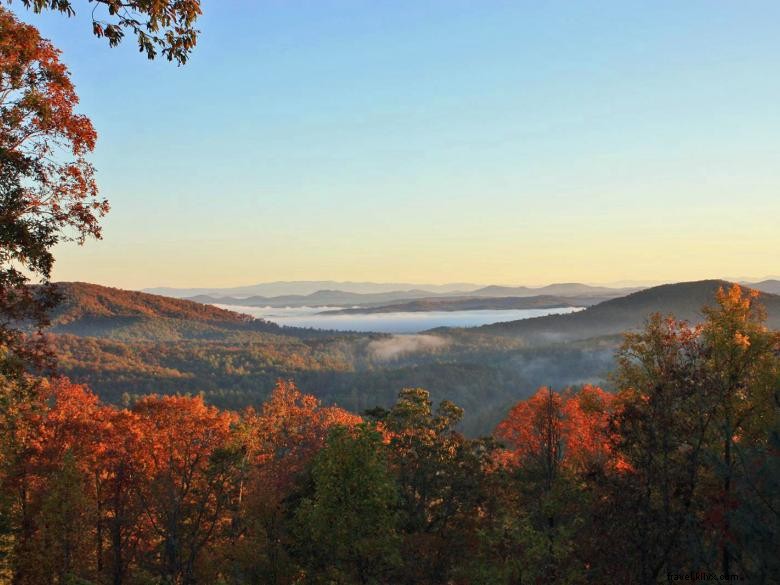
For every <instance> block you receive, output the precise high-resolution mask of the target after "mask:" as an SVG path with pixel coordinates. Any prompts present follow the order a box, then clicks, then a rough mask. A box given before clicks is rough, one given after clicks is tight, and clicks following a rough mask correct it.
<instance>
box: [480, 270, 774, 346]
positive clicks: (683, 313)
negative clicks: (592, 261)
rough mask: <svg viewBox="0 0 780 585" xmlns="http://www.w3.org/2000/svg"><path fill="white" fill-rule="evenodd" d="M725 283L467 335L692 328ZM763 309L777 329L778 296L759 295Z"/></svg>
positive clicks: (529, 336) (581, 335) (654, 292)
mask: <svg viewBox="0 0 780 585" xmlns="http://www.w3.org/2000/svg"><path fill="white" fill-rule="evenodd" d="M729 286H731V283H729V282H726V281H723V280H701V281H696V282H681V283H677V284H666V285H662V286H656V287H653V288H648V289H645V290H642V291H639V292H635V293H632V294H629V295H626V296H624V297H620V298H617V299H612V300H609V301H604V302H603V303H599V304H597V305H594V306H592V307H589V308H588V309H585V310H584V311H580V312H577V313H570V314H566V315H548V316H546V317H537V318H535V319H525V320H522V321H509V322H505V323H494V324H492V325H485V326H483V327H478V328H475V329H473V330H471V331H475V332H478V333H480V334H488V335H501V336H509V337H517V338H523V339H526V340H528V341H531V342H537V343H539V342H542V343H546V342H559V341H572V340H580V339H588V338H592V337H597V336H602V335H614V334H618V333H621V332H623V331H628V330H631V329H636V328H638V327H641V325H642V324H643V322H644V321H645V320H646V319H647V317H648V316H649V315H651V314H652V313H662V314H664V315H666V314H673V315H674V316H675V317H676V318H678V319H685V320H688V321H691V322H698V321H701V320H702V316H703V315H702V307H704V306H707V305H712V304H713V303H714V301H715V293H716V292H717V290H718V289H719V288H720V287H723V288H728V287H729ZM759 299H760V301H761V303H762V304H763V305H764V307H765V308H766V312H767V325H768V326H769V327H771V328H773V329H778V328H780V296H778V295H774V294H769V293H760V297H759Z"/></svg>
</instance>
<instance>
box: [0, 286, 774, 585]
mask: <svg viewBox="0 0 780 585" xmlns="http://www.w3.org/2000/svg"><path fill="white" fill-rule="evenodd" d="M704 313H705V321H704V322H703V323H702V324H701V325H695V326H694V325H691V324H689V323H687V322H681V321H676V320H674V319H673V318H664V317H661V316H660V315H656V316H653V317H651V318H650V319H649V320H648V321H647V323H646V325H645V327H644V328H643V329H642V330H639V331H636V332H633V333H629V334H627V335H626V336H625V338H624V341H623V343H622V345H621V347H620V349H619V351H618V353H617V365H616V368H615V370H614V372H613V377H612V380H613V383H614V386H615V388H616V391H615V392H605V391H604V390H602V389H600V388H598V387H595V386H590V385H585V386H582V387H580V388H576V389H561V390H554V389H552V388H546V387H543V388H539V389H538V390H536V391H535V393H534V394H533V395H532V396H530V397H529V398H527V399H524V400H520V401H519V402H516V403H515V404H514V405H513V406H512V408H511V409H509V410H508V411H507V412H505V413H504V415H503V419H502V420H501V422H500V423H499V424H498V425H497V426H496V428H495V430H494V432H493V433H492V435H491V436H485V437H481V438H468V437H466V436H464V435H463V434H462V433H460V432H459V431H458V430H457V425H458V422H459V421H460V420H461V418H462V416H463V409H462V408H461V407H460V406H458V405H456V404H455V403H453V402H451V401H449V400H445V401H441V402H440V403H439V404H438V405H436V406H434V403H433V401H432V400H431V397H430V395H429V393H428V392H427V391H426V390H424V389H422V388H419V387H409V388H405V389H402V390H401V391H400V393H399V394H398V395H397V397H396V399H395V400H394V401H393V403H392V404H390V405H389V406H388V407H387V408H382V407H379V408H371V409H367V410H365V411H363V412H362V413H360V414H358V413H350V412H348V411H347V410H343V409H341V408H337V407H329V406H325V405H323V404H322V403H321V402H320V401H319V400H318V399H317V398H315V397H314V396H311V395H308V394H305V393H302V392H301V391H300V390H298V388H297V387H296V385H295V383H294V382H292V381H287V380H279V381H277V382H276V384H275V387H274V389H273V392H272V393H271V395H270V396H269V397H268V398H267V399H266V400H265V401H264V402H263V403H262V405H259V406H258V407H257V408H246V409H243V410H240V411H230V410H219V409H217V408H216V407H214V406H209V405H207V404H206V403H205V402H204V401H203V399H202V398H201V397H197V396H195V397H193V396H186V395H182V394H178V395H170V396H160V395H150V396H146V397H142V398H139V399H137V400H135V401H133V402H132V404H131V405H129V407H126V408H123V407H117V406H112V405H109V404H106V403H103V402H101V401H100V400H99V399H98V398H97V397H96V396H95V395H94V394H93V393H92V392H91V391H90V390H89V389H88V388H87V387H85V386H83V385H79V384H75V383H72V382H70V381H68V380H67V379H65V378H54V379H49V380H46V379H32V378H27V379H26V380H25V381H24V382H19V381H17V382H11V381H10V380H7V381H6V383H5V385H6V391H5V393H4V396H5V399H6V401H7V402H6V406H5V408H4V411H3V412H4V420H3V423H4V426H5V431H6V432H5V433H4V434H3V443H2V459H1V460H0V462H1V463H2V468H1V469H2V499H0V504H1V505H2V512H3V515H2V518H3V525H2V526H1V527H0V529H2V540H0V542H1V543H2V554H1V555H0V558H1V559H2V573H1V574H2V575H4V577H3V578H4V579H7V580H8V581H9V582H13V583H18V584H30V585H37V584H41V583H63V584H64V583H80V584H90V583H92V584H97V583H111V584H115V585H119V584H131V583H134V584H140V583H148V584H153V583H160V584H162V583H171V584H196V583H204V584H205V583H209V584H211V583H215V584H216V583H223V584H249V583H257V584H260V583H263V584H265V583H279V584H284V583H291V584H292V583H339V584H352V583H355V584H359V583H375V584H381V583H387V584H395V583H409V584H419V583H430V584H442V583H453V584H454V583H463V584H493V583H507V584H519V583H567V584H568V583H570V584H575V583H612V582H618V583H638V584H651V583H658V582H668V581H669V580H682V579H685V576H686V575H688V579H689V580H690V578H691V576H692V575H709V576H711V577H714V578H720V576H721V575H729V576H730V579H731V580H734V581H747V582H750V583H775V582H776V577H777V575H778V574H780V566H778V562H780V561H779V559H778V556H777V550H778V545H780V542H778V537H779V536H778V535H780V515H779V514H778V509H780V501H778V497H780V496H779V494H780V491H779V490H778V488H780V483H779V482H780V466H779V465H778V449H780V436H779V435H778V420H780V419H779V418H778V417H779V416H780V336H779V335H778V334H777V333H776V332H773V331H771V330H769V329H767V328H766V327H765V325H764V321H763V318H764V317H763V313H762V308H761V307H760V305H759V304H758V303H757V301H756V297H755V295H754V294H751V293H749V292H744V291H742V290H740V289H739V287H736V286H735V287H732V288H731V289H728V290H721V291H720V292H719V293H718V295H717V302H716V304H715V306H714V307H712V308H707V309H705V311H704ZM10 384H12V387H9V385H10Z"/></svg>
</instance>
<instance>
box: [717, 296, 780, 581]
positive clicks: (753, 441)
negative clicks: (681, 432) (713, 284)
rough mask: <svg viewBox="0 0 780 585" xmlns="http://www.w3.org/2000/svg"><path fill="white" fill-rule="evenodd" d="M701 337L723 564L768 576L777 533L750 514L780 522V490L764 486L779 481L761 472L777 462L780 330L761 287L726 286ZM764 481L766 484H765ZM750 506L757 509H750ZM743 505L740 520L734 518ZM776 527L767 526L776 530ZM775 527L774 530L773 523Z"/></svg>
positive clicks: (729, 570) (772, 567)
mask: <svg viewBox="0 0 780 585" xmlns="http://www.w3.org/2000/svg"><path fill="white" fill-rule="evenodd" d="M704 314H705V316H706V322H705V324H704V327H703V330H702V342H703V344H704V346H705V347H706V365H705V367H706V368H707V370H708V373H709V394H710V398H711V401H712V410H713V419H714V420H713V423H714V424H713V426H712V428H711V430H712V432H713V434H714V437H713V443H714V446H713V451H714V452H715V453H717V459H718V460H719V461H718V462H717V464H715V463H714V462H713V465H714V470H715V474H716V475H717V477H718V478H719V479H720V481H721V493H720V494H719V497H718V504H719V507H720V510H721V514H719V515H718V522H717V524H719V529H720V535H719V536H718V538H717V540H718V543H719V548H720V561H721V571H722V572H723V573H724V574H727V575H728V574H731V573H732V572H734V570H735V568H736V567H739V569H740V570H741V571H742V572H744V573H747V574H750V576H751V577H752V578H753V579H756V580H758V579H766V578H771V576H772V575H773V574H776V573H775V572H773V571H776V569H777V568H778V565H777V560H776V555H775V554H773V553H771V552H769V551H770V550H773V549H774V550H775V551H776V550H777V547H778V539H777V537H776V536H775V537H770V538H768V539H767V538H763V539H762V538H759V539H756V538H754V537H755V536H756V525H755V524H754V523H752V522H748V523H747V524H746V523H745V520H747V519H749V518H751V517H752V518H754V519H755V520H758V521H759V524H758V525H761V522H760V520H761V519H763V520H765V521H766V522H773V524H774V526H775V527H778V526H780V523H779V522H778V520H779V519H780V512H779V511H778V508H776V507H774V506H773V505H772V504H771V503H770V502H771V501H772V498H774V500H775V504H776V503H777V497H776V492H775V493H772V492H771V491H767V490H766V488H767V487H769V486H767V485H766V483H764V482H762V481H761V479H763V480H767V479H768V480H770V484H769V485H772V483H774V482H776V481H777V477H776V476H775V477H774V480H772V477H771V476H767V475H766V474H764V473H762V472H764V471H765V470H769V469H773V468H774V469H777V456H778V453H777V452H776V451H775V452H774V455H772V451H771V449H772V448H771V441H772V437H773V436H774V437H775V438H776V437H777V430H778V421H780V418H778V413H780V400H779V399H778V398H779V397H780V359H778V350H780V335H778V334H777V333H773V332H770V331H768V330H767V329H766V327H765V325H764V320H765V318H766V315H765V313H764V310H763V307H761V305H760V303H759V293H758V291H751V290H748V291H743V290H742V288H741V287H740V286H739V285H736V284H735V285H733V286H732V287H731V288H730V289H729V290H724V289H723V288H721V289H720V290H719V291H718V293H717V295H716V304H715V305H714V306H712V307H708V308H705V310H704ZM762 483H764V485H762ZM751 508H752V510H751ZM740 512H741V514H742V516H743V523H742V524H741V525H737V524H736V523H735V521H734V520H733V517H734V516H735V514H739V513H740ZM771 532H772V531H770V534H771ZM774 533H775V534H777V532H776V531H774Z"/></svg>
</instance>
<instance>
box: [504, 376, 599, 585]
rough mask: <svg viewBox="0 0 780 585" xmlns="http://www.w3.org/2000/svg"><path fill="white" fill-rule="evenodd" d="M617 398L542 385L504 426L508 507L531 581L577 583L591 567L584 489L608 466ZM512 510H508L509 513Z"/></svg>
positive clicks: (512, 412)
mask: <svg viewBox="0 0 780 585" xmlns="http://www.w3.org/2000/svg"><path fill="white" fill-rule="evenodd" d="M611 404H612V396H611V395H610V394H607V393H606V392H604V391H603V390H601V389H600V388H595V387H592V386H585V387H583V388H582V389H581V390H580V391H579V392H573V391H571V390H569V391H566V392H564V393H562V394H560V393H557V392H554V391H553V390H552V389H550V388H545V387H543V388H540V389H539V390H538V391H537V392H536V394H534V395H533V396H531V397H530V398H528V399H527V400H523V401H520V402H518V403H517V404H516V405H515V406H514V407H513V408H512V409H511V410H510V411H509V413H508V415H507V417H506V418H505V419H504V420H503V421H502V422H501V423H499V425H498V426H497V427H496V431H495V435H496V437H497V439H498V440H499V441H502V442H503V443H504V444H505V445H506V447H507V448H508V452H507V453H505V454H503V456H502V457H501V459H502V460H503V462H504V464H505V465H506V467H507V468H508V473H509V482H508V483H509V487H508V489H507V495H506V496H505V503H506V505H507V507H508V508H509V509H510V510H511V512H512V514H511V516H513V517H514V518H513V519H514V520H515V522H514V523H513V524H510V526H511V527H512V529H513V540H514V543H515V545H516V546H517V548H518V550H519V553H518V556H520V557H521V558H522V562H521V565H520V569H519V570H520V571H521V572H522V575H523V576H524V578H525V579H531V580H538V579H541V580H544V581H545V582H547V581H554V582H560V583H577V582H580V581H582V580H583V579H584V570H583V568H584V566H585V563H583V562H582V560H581V558H579V557H578V554H577V553H578V550H577V546H575V545H579V543H581V542H583V541H584V538H583V534H582V533H581V530H582V524H583V519H584V516H585V515H586V509H587V505H588V499H587V494H586V493H585V491H584V490H583V488H582V486H583V484H585V483H586V480H587V477H588V475H589V474H590V473H593V472H594V471H595V470H598V469H599V468H600V467H601V466H602V465H604V464H605V463H606V462H607V458H608V452H609V449H608V448H607V443H608V429H607V420H608V415H609V410H610V408H611ZM504 513H505V512H504Z"/></svg>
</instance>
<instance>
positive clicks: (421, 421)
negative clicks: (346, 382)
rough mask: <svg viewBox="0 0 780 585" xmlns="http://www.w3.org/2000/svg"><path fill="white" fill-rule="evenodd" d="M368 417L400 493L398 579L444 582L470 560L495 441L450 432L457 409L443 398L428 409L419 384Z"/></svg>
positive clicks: (459, 412)
mask: <svg viewBox="0 0 780 585" xmlns="http://www.w3.org/2000/svg"><path fill="white" fill-rule="evenodd" d="M369 414H370V416H372V417H373V418H374V419H376V420H377V422H378V424H379V425H380V427H379V428H380V429H381V430H382V431H383V432H384V433H385V434H386V436H387V441H388V443H389V446H390V465H391V469H392V470H393V473H394V475H395V476H396V479H397V482H398V485H399V490H400V498H401V500H400V502H401V512H402V522H401V531H402V534H403V547H402V556H403V558H404V560H405V563H404V569H403V573H402V574H401V575H400V576H399V578H398V582H399V583H446V582H448V581H449V580H451V579H453V578H454V577H455V575H456V574H457V573H458V571H459V570H460V568H461V565H463V564H464V563H466V562H468V556H469V553H470V551H471V549H472V547H473V537H474V535H475V534H476V530H477V527H478V526H479V524H480V522H482V520H483V519H484V514H483V512H484V509H483V508H484V506H485V504H486V502H487V500H488V494H487V493H486V491H485V489H484V488H485V487H486V482H485V481H484V479H485V476H486V474H487V473H488V471H489V469H490V466H491V462H492V455H493V450H494V447H495V444H494V442H493V441H492V440H491V439H476V440H470V439H466V438H465V437H464V436H463V435H462V434H460V433H458V432H457V431H455V430H454V428H453V427H454V426H455V425H457V424H458V422H459V421H460V419H461V417H462V416H463V410H462V409H461V408H460V407H458V406H456V405H455V404H453V403H452V402H450V401H448V400H444V401H442V402H441V403H440V404H439V406H438V407H437V408H436V409H435V410H434V408H433V404H432V402H431V400H430V395H429V393H428V392H427V391H426V390H424V389H422V388H404V389H403V390H401V392H400V393H399V395H398V400H397V401H396V403H395V405H393V407H392V408H390V409H389V410H384V409H374V410H373V411H371V412H370V413H369Z"/></svg>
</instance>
